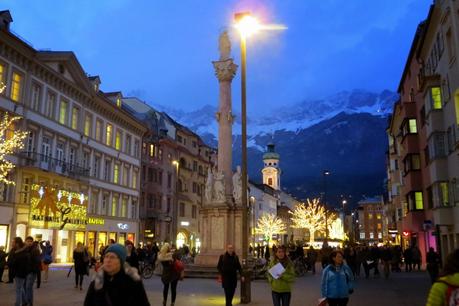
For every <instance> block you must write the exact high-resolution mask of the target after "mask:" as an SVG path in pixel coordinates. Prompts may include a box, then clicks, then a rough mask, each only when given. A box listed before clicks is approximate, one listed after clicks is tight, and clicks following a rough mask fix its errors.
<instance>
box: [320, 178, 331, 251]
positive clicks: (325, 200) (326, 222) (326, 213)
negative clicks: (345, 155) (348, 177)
mask: <svg viewBox="0 0 459 306" xmlns="http://www.w3.org/2000/svg"><path fill="white" fill-rule="evenodd" d="M330 174H331V173H330V171H328V170H324V171H323V173H322V176H323V180H324V207H325V242H324V245H325V246H328V238H329V230H328V209H327V176H329V175H330Z"/></svg>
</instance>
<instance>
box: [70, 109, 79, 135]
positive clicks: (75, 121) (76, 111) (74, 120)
mask: <svg viewBox="0 0 459 306" xmlns="http://www.w3.org/2000/svg"><path fill="white" fill-rule="evenodd" d="M79 113H80V110H79V109H78V108H77V107H75V106H74V107H73V108H72V129H74V130H77V129H78V117H79Z"/></svg>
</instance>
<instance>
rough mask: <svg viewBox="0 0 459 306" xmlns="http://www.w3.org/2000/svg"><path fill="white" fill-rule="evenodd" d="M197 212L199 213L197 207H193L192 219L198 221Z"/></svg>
mask: <svg viewBox="0 0 459 306" xmlns="http://www.w3.org/2000/svg"><path fill="white" fill-rule="evenodd" d="M196 211H197V208H196V205H193V207H192V208H191V218H193V219H196V215H197V213H196Z"/></svg>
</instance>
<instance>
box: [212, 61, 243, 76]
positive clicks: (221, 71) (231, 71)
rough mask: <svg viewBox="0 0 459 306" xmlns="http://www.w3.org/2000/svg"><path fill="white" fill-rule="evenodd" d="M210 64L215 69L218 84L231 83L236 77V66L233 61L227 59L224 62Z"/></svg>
mask: <svg viewBox="0 0 459 306" xmlns="http://www.w3.org/2000/svg"><path fill="white" fill-rule="evenodd" d="M212 64H213V65H214V68H215V76H216V77H217V79H218V81H219V82H225V81H230V82H231V81H232V80H233V78H234V76H235V75H236V71H237V67H238V66H237V65H236V64H235V63H234V61H233V59H231V58H230V59H227V60H224V61H213V62H212Z"/></svg>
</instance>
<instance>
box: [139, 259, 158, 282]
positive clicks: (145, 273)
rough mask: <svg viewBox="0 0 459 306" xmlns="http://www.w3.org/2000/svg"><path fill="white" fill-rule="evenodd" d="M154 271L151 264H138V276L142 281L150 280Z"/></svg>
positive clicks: (143, 262) (142, 262)
mask: <svg viewBox="0 0 459 306" xmlns="http://www.w3.org/2000/svg"><path fill="white" fill-rule="evenodd" d="M154 270H155V269H154V267H153V265H152V264H151V263H149V262H145V261H141V262H139V274H140V275H141V276H142V278H143V279H150V278H151V277H152V276H153V272H154Z"/></svg>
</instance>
